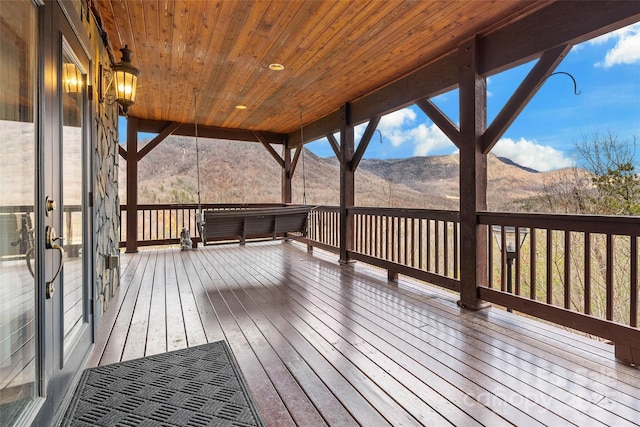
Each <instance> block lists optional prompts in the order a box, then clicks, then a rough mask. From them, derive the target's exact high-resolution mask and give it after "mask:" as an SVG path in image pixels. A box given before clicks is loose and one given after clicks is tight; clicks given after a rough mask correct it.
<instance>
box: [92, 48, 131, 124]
mask: <svg viewBox="0 0 640 427" xmlns="http://www.w3.org/2000/svg"><path fill="white" fill-rule="evenodd" d="M120 52H122V60H121V61H120V62H118V63H117V64H115V65H114V66H113V69H112V70H108V69H106V68H104V69H103V68H102V65H100V68H101V74H102V75H103V76H104V78H105V79H107V81H108V84H107V86H106V88H104V90H103V88H102V85H103V81H102V80H103V79H100V81H99V82H98V83H99V84H100V86H101V87H100V88H98V92H99V100H100V102H105V103H106V104H108V105H111V104H113V102H114V101H115V102H117V103H118V104H120V105H121V106H122V111H123V113H124V114H125V115H126V114H127V111H128V110H129V107H131V106H132V105H133V104H134V103H135V101H136V85H137V83H138V75H139V74H140V70H138V69H137V68H136V67H134V66H133V65H132V64H131V53H132V52H131V51H130V50H129V47H128V45H125V46H124V47H123V48H122V49H120ZM111 85H113V86H114V92H115V94H108V93H107V92H108V91H109V89H110V88H111Z"/></svg>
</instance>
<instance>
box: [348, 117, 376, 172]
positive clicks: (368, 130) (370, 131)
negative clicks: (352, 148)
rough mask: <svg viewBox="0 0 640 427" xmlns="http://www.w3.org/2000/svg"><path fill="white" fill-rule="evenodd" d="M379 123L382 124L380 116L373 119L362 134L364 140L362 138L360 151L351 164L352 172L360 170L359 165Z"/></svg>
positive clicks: (359, 146)
mask: <svg viewBox="0 0 640 427" xmlns="http://www.w3.org/2000/svg"><path fill="white" fill-rule="evenodd" d="M378 123H380V116H375V117H372V118H371V120H369V124H368V125H367V128H366V129H365V131H364V133H363V134H362V138H360V143H359V144H358V149H357V150H356V152H355V154H354V155H353V158H352V159H351V162H350V163H349V169H350V170H351V172H355V171H356V169H358V165H359V164H360V160H362V156H364V152H365V151H366V150H367V147H368V146H369V142H371V137H372V136H373V133H374V132H375V131H376V128H377V127H378Z"/></svg>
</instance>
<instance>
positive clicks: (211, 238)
mask: <svg viewBox="0 0 640 427" xmlns="http://www.w3.org/2000/svg"><path fill="white" fill-rule="evenodd" d="M193 100H194V101H193V102H194V114H196V113H195V112H197V109H196V107H197V104H196V93H195V91H194V95H193ZM194 122H195V139H196V173H197V186H198V188H197V190H198V212H197V213H196V224H197V227H198V233H199V235H200V239H201V241H202V244H203V245H207V244H208V243H212V242H224V241H237V240H239V241H240V244H241V245H244V244H245V243H246V241H247V240H248V239H265V238H271V239H277V238H287V237H288V236H289V234H290V233H297V234H301V235H302V236H303V237H306V234H307V220H308V217H309V212H310V211H311V210H312V209H314V208H315V206H309V205H307V204H306V198H307V196H306V177H305V167H304V151H302V152H301V154H302V182H303V204H302V205H287V206H278V207H266V208H251V207H247V208H234V209H224V210H206V211H203V210H202V203H201V198H200V150H199V146H198V122H197V120H195V119H194ZM300 122H301V124H300V133H301V135H302V112H301V113H300ZM299 149H300V150H302V149H303V148H302V146H301V147H300V148H299Z"/></svg>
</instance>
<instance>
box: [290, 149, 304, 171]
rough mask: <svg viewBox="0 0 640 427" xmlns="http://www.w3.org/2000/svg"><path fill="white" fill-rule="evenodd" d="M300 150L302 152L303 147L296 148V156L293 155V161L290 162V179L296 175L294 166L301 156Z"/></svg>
mask: <svg viewBox="0 0 640 427" xmlns="http://www.w3.org/2000/svg"><path fill="white" fill-rule="evenodd" d="M302 150H304V147H303V146H299V147H297V148H296V154H294V155H293V160H292V161H291V174H290V175H291V178H293V174H294V173H296V166H298V160H300V154H302Z"/></svg>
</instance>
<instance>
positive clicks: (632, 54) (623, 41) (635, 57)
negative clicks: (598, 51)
mask: <svg viewBox="0 0 640 427" xmlns="http://www.w3.org/2000/svg"><path fill="white" fill-rule="evenodd" d="M611 40H615V43H616V44H615V46H614V47H613V48H611V49H609V50H608V51H607V54H606V56H605V58H604V60H603V61H600V62H597V63H596V64H595V65H596V67H605V68H609V67H612V66H614V65H617V64H634V63H636V62H640V23H636V24H633V25H629V26H627V27H624V28H621V29H619V30H616V31H612V32H610V33H608V34H605V35H602V36H600V37H597V38H595V39H593V40H591V41H590V42H589V43H590V44H594V45H601V44H604V43H607V42H609V41H611Z"/></svg>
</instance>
